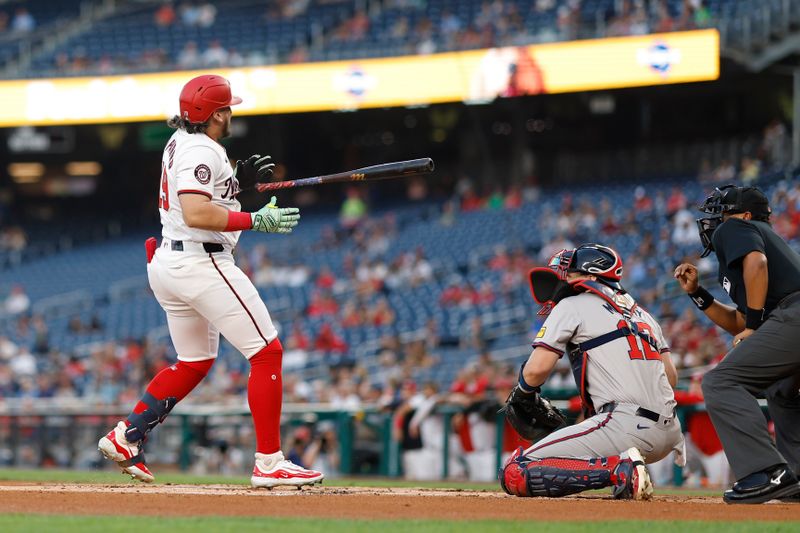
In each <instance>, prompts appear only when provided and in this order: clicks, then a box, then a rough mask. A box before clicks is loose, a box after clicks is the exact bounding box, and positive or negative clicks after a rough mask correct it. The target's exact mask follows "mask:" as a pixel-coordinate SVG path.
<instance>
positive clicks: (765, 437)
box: [703, 301, 800, 479]
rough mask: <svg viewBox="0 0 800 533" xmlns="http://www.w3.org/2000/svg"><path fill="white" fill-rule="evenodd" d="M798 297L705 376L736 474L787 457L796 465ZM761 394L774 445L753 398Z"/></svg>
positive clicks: (799, 426) (799, 431)
mask: <svg viewBox="0 0 800 533" xmlns="http://www.w3.org/2000/svg"><path fill="white" fill-rule="evenodd" d="M798 387H800V301H797V302H795V303H792V304H791V305H789V306H788V307H781V306H779V307H778V308H777V309H775V310H774V311H773V312H772V313H771V314H770V316H769V319H768V320H767V321H766V322H765V323H764V324H762V326H761V327H760V328H758V330H756V332H755V333H753V334H752V335H750V337H748V338H747V339H745V340H744V341H742V342H741V343H740V344H738V345H737V346H736V347H735V348H734V349H732V350H731V351H730V352H728V355H726V356H725V359H723V360H722V362H721V363H720V364H719V365H717V367H716V368H714V369H713V370H711V371H710V372H708V373H707V374H706V375H705V376H704V377H703V394H704V396H705V402H706V407H707V409H708V413H709V415H710V416H711V421H712V422H713V423H714V427H715V428H716V430H717V433H718V434H719V438H720V440H721V441H722V446H723V447H724V448H725V455H727V456H728V461H730V464H731V468H732V469H733V473H734V475H735V476H736V479H742V478H743V477H745V476H747V475H749V474H752V473H754V472H758V471H761V470H764V469H766V468H769V467H771V466H774V465H776V464H780V463H788V464H789V467H790V468H792V470H794V471H795V472H798V471H800V398H799V397H798ZM758 397H765V398H766V399H767V405H768V407H769V413H770V416H771V417H772V419H773V421H774V423H775V433H776V436H777V447H776V446H775V444H774V443H773V442H772V439H771V438H770V435H769V432H768V430H767V421H766V419H765V418H764V416H763V414H762V413H761V409H760V408H759V406H758V401H757V400H756V398H758Z"/></svg>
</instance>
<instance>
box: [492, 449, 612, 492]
mask: <svg viewBox="0 0 800 533" xmlns="http://www.w3.org/2000/svg"><path fill="white" fill-rule="evenodd" d="M521 451H522V450H521V449H520V450H518V451H517V452H515V453H514V455H512V456H511V458H510V459H509V461H508V462H507V463H506V465H505V467H504V468H503V469H502V470H501V471H500V486H501V487H503V490H504V491H506V493H508V494H511V495H514V496H545V497H550V498H557V497H559V496H568V495H570V494H576V493H578V492H583V491H585V490H592V489H602V488H604V487H610V486H612V485H614V486H615V485H617V484H618V483H620V482H621V481H622V482H624V481H623V480H621V479H619V476H617V467H618V465H619V464H620V462H621V460H620V457H619V456H613V457H601V458H597V459H567V458H561V457H548V458H546V459H528V458H526V457H525V456H524V455H520V454H521Z"/></svg>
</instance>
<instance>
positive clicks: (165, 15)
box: [155, 2, 175, 28]
mask: <svg viewBox="0 0 800 533" xmlns="http://www.w3.org/2000/svg"><path fill="white" fill-rule="evenodd" d="M173 22H175V8H173V7H172V2H164V3H163V4H162V5H161V7H160V8H158V10H157V11H156V14H155V23H156V26H160V27H162V28H166V27H168V26H172V23H173Z"/></svg>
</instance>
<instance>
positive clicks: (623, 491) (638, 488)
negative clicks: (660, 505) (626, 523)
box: [611, 448, 653, 500]
mask: <svg viewBox="0 0 800 533" xmlns="http://www.w3.org/2000/svg"><path fill="white" fill-rule="evenodd" d="M620 458H621V459H622V461H620V463H619V464H618V465H617V467H616V468H615V469H614V474H615V475H616V476H617V482H616V484H615V485H614V488H613V489H612V491H611V493H612V494H613V495H614V499H617V500H649V499H650V498H652V497H653V483H652V482H651V481H650V474H649V473H648V472H647V467H646V466H645V464H644V459H643V458H642V454H641V452H639V450H638V449H636V448H630V449H628V450H627V451H625V452H624V453H622V454H620Z"/></svg>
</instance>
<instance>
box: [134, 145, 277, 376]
mask: <svg viewBox="0 0 800 533" xmlns="http://www.w3.org/2000/svg"><path fill="white" fill-rule="evenodd" d="M161 164H162V169H161V191H160V197H159V202H158V207H159V211H160V214H161V224H162V226H163V230H162V235H163V237H164V238H163V239H162V242H161V245H160V246H159V248H158V250H157V251H156V253H155V256H154V257H153V258H152V261H151V262H150V264H148V265H147V275H148V279H149V280H150V287H151V288H152V289H153V294H155V296H156V299H158V302H159V303H160V304H161V307H163V308H164V311H165V312H166V314H167V324H168V326H169V334H170V337H172V342H173V344H174V345H175V350H176V351H177V352H178V359H179V360H181V361H204V360H206V359H213V358H215V357H216V356H217V351H218V348H219V335H220V333H221V334H222V335H224V336H225V338H226V339H227V340H228V341H229V342H230V343H231V344H233V345H234V346H235V347H236V349H237V350H239V351H240V352H241V353H242V354H244V356H245V357H247V358H250V357H252V356H253V355H255V354H256V353H258V352H259V351H260V350H262V349H263V348H264V346H266V345H267V344H269V343H270V342H272V340H273V339H275V338H276V337H277V336H278V332H277V330H276V329H275V326H274V325H273V323H272V319H271V318H270V315H269V311H268V310H267V307H266V305H264V302H263V301H262V300H261V298H260V296H259V294H258V291H257V290H256V288H255V287H254V286H253V283H252V282H251V281H250V279H249V278H248V277H247V275H245V273H244V272H242V270H241V269H240V268H239V267H237V266H236V263H235V262H234V259H233V254H232V253H231V250H232V249H233V247H234V246H235V245H236V242H237V241H238V240H239V234H240V233H241V232H239V231H226V232H217V231H206V230H199V229H195V228H190V227H188V226H187V225H186V223H185V222H184V221H183V212H182V210H181V203H180V200H179V198H178V195H179V194H181V193H195V194H204V195H206V196H208V197H209V198H210V199H211V202H212V203H214V204H216V205H220V206H222V207H224V208H226V209H229V210H231V211H239V210H240V209H241V206H240V204H239V202H238V201H237V200H236V194H237V193H238V192H239V183H238V182H237V181H236V179H235V178H234V177H233V169H232V168H231V165H230V163H229V162H228V157H227V155H226V154H225V149H224V148H223V147H222V146H221V145H220V144H219V143H216V142H214V141H213V140H212V139H211V138H209V137H208V136H207V135H205V134H201V133H194V134H190V133H186V131H184V130H178V131H176V132H175V133H174V134H173V135H172V137H171V138H170V140H169V142H168V143H167V147H166V148H165V149H164V156H163V158H162V163H161ZM172 241H183V246H181V247H173V246H172ZM200 243H219V244H222V245H224V249H223V250H222V251H216V252H209V251H207V250H206V248H205V247H204V246H202V245H201V244H200ZM273 379H274V378H273Z"/></svg>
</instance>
